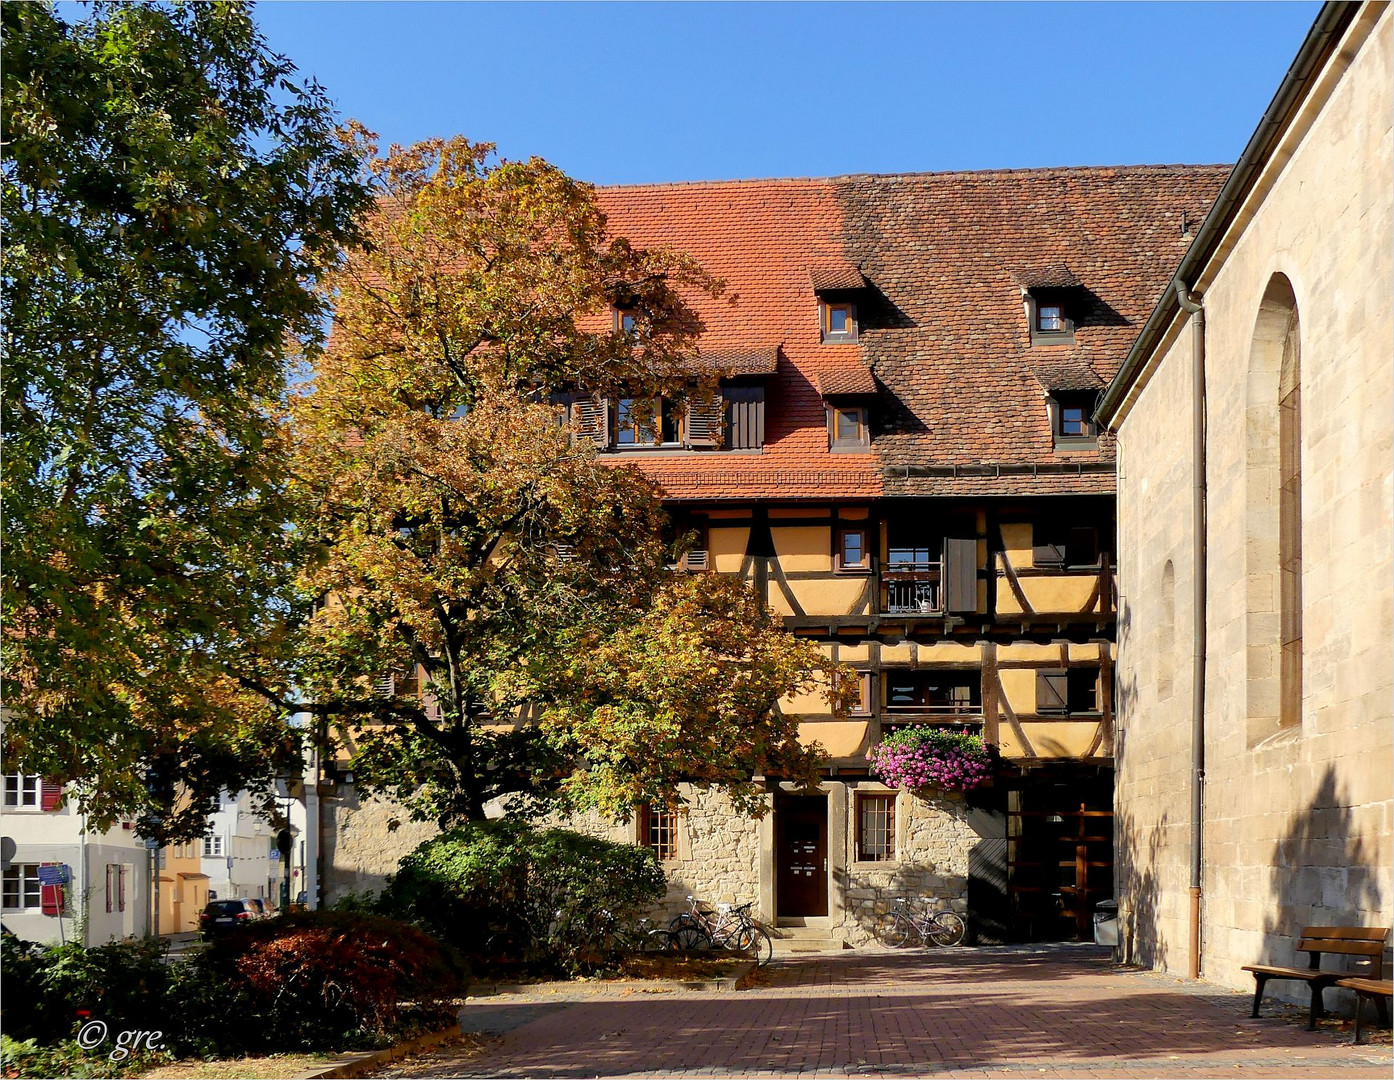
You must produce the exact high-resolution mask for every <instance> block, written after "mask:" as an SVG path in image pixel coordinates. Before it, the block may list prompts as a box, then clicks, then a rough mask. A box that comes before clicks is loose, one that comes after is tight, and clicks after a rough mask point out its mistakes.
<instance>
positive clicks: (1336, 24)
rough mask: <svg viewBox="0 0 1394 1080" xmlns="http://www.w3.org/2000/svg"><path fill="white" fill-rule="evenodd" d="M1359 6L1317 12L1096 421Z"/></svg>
mask: <svg viewBox="0 0 1394 1080" xmlns="http://www.w3.org/2000/svg"><path fill="white" fill-rule="evenodd" d="M1360 7H1361V5H1360V4H1359V3H1352V2H1340V0H1333V2H1328V3H1326V4H1324V5H1322V9H1321V11H1319V12H1318V13H1317V17H1316V21H1315V22H1313V23H1312V28H1311V29H1310V30H1309V31H1307V37H1306V39H1305V40H1304V41H1303V42H1302V47H1301V48H1300V49H1299V50H1298V51H1297V56H1296V57H1295V58H1294V59H1293V62H1292V64H1291V66H1289V67H1288V70H1287V74H1286V75H1285V76H1284V77H1283V81H1282V83H1281V84H1280V85H1279V86H1278V92H1277V93H1276V94H1274V95H1273V100H1272V101H1271V102H1269V104H1268V108H1267V110H1266V111H1265V112H1264V114H1263V118H1262V119H1261V120H1260V121H1259V124H1258V128H1257V129H1256V130H1255V131H1254V133H1253V135H1252V136H1250V138H1249V142H1248V145H1247V146H1245V147H1244V152H1243V153H1242V154H1241V155H1240V156H1239V160H1238V162H1236V163H1235V166H1234V168H1233V169H1231V170H1230V174H1229V179H1227V180H1226V181H1225V185H1224V187H1222V188H1221V189H1220V194H1219V195H1217V196H1216V197H1215V205H1214V206H1212V207H1211V208H1210V213H1209V214H1207V215H1206V218H1205V221H1204V222H1203V223H1202V224H1201V226H1200V229H1199V230H1198V231H1197V233H1196V238H1195V240H1193V241H1192V242H1191V246H1190V247H1189V248H1187V249H1186V254H1185V255H1184V256H1182V258H1181V265H1180V266H1178V267H1177V269H1176V273H1175V274H1173V275H1172V278H1171V281H1170V282H1169V283H1168V284H1167V288H1166V291H1165V292H1164V293H1163V294H1162V298H1161V299H1160V300H1159V301H1158V302H1157V306H1156V307H1155V308H1153V309H1152V314H1151V316H1150V317H1149V318H1148V320H1147V322H1146V323H1145V324H1144V325H1143V328H1142V332H1141V333H1140V334H1138V337H1137V340H1136V341H1135V342H1133V347H1132V348H1131V349H1129V350H1128V355H1127V357H1126V358H1124V360H1123V366H1122V367H1121V368H1120V369H1119V371H1118V374H1117V375H1116V376H1115V377H1114V379H1113V381H1112V382H1111V383H1109V384H1108V386H1107V388H1105V390H1104V393H1103V397H1102V398H1101V399H1100V401H1099V407H1098V408H1097V409H1096V410H1095V412H1094V419H1095V422H1096V423H1098V424H1099V426H1100V427H1111V426H1112V424H1113V420H1114V418H1115V417H1116V416H1117V414H1118V411H1119V409H1120V407H1121V406H1122V404H1123V401H1124V400H1125V399H1126V397H1127V396H1128V393H1129V392H1130V391H1131V390H1132V388H1133V385H1134V383H1135V382H1136V380H1137V377H1138V375H1139V374H1140V373H1141V371H1142V368H1143V366H1144V365H1145V364H1146V363H1147V361H1148V359H1149V358H1150V357H1151V355H1152V353H1153V351H1154V350H1155V349H1156V347H1157V344H1158V343H1159V342H1160V341H1161V339H1162V337H1163V335H1164V334H1165V333H1166V331H1167V329H1168V328H1169V327H1170V326H1171V323H1172V320H1173V319H1175V318H1176V315H1177V313H1178V311H1179V310H1180V306H1179V304H1178V303H1177V300H1176V290H1177V287H1178V286H1180V287H1181V288H1182V289H1189V287H1190V286H1193V285H1195V284H1196V282H1197V280H1198V278H1199V276H1200V272H1201V271H1202V270H1203V269H1204V268H1205V266H1206V264H1207V263H1208V262H1209V261H1210V259H1211V257H1212V256H1213V255H1214V254H1215V252H1216V251H1217V250H1218V249H1219V246H1220V242H1221V241H1222V240H1223V238H1224V235H1225V233H1226V232H1227V231H1228V230H1229V227H1230V225H1231V224H1232V223H1233V221H1234V219H1235V217H1236V216H1237V215H1238V212H1239V208H1240V207H1241V206H1242V205H1243V204H1244V201H1245V199H1247V198H1248V195H1249V193H1250V192H1251V191H1252V190H1253V188H1254V184H1255V182H1256V181H1257V179H1258V176H1259V174H1260V173H1261V172H1262V171H1263V168H1264V166H1265V165H1267V163H1268V158H1269V155H1270V154H1271V153H1272V151H1273V149H1274V147H1275V146H1277V144H1278V142H1279V140H1281V139H1282V137H1283V134H1284V133H1285V132H1286V131H1287V129H1288V125H1289V124H1290V123H1291V121H1292V118H1293V116H1294V114H1295V113H1296V112H1297V110H1298V108H1299V107H1300V106H1301V105H1302V102H1303V101H1304V100H1305V98H1306V97H1307V93H1308V91H1309V90H1310V89H1311V84H1312V80H1313V78H1314V77H1315V76H1316V75H1317V74H1318V73H1319V72H1320V71H1321V69H1322V68H1323V67H1324V66H1325V64H1326V61H1327V60H1328V59H1330V57H1331V54H1332V53H1333V52H1335V49H1336V44H1337V42H1338V41H1339V40H1340V38H1341V35H1342V34H1344V33H1345V31H1346V28H1347V27H1348V26H1350V24H1351V22H1353V21H1354V19H1355V16H1356V13H1357V12H1358V11H1359V10H1360Z"/></svg>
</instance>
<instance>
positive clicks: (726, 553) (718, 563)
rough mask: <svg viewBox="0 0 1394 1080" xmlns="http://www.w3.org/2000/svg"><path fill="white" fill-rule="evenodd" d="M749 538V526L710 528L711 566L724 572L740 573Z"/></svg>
mask: <svg viewBox="0 0 1394 1080" xmlns="http://www.w3.org/2000/svg"><path fill="white" fill-rule="evenodd" d="M749 539H750V530H749V529H748V528H724V529H719V528H710V529H708V530H707V552H708V559H709V565H710V566H711V568H712V569H713V570H716V571H717V572H719V573H722V574H738V573H740V569H741V563H743V562H744V561H745V548H746V543H747V541H749Z"/></svg>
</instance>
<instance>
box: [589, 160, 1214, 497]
mask: <svg viewBox="0 0 1394 1080" xmlns="http://www.w3.org/2000/svg"><path fill="white" fill-rule="evenodd" d="M1226 172H1227V170H1226V168H1225V167H1223V166H1137V167H1122V168H1074V169H1037V170H1021V171H1001V172H978V173H938V174H918V175H899V176H851V177H842V178H837V179H830V180H807V179H804V180H757V181H735V182H727V183H698V184H681V185H657V186H640V187H623V188H602V189H600V191H599V193H598V194H599V198H600V201H601V204H602V206H603V208H604V209H605V211H606V213H607V215H608V217H609V224H610V230H611V232H612V233H614V234H616V235H623V236H627V237H629V238H630V239H631V240H633V241H634V242H635V243H636V244H640V245H645V246H656V245H668V246H671V247H673V248H677V249H680V250H683V251H686V252H687V253H689V254H690V255H692V256H693V257H694V258H696V259H697V261H698V262H700V263H701V264H702V265H703V266H704V267H705V268H706V269H707V270H709V271H710V272H711V273H713V274H715V275H716V276H717V277H720V278H723V279H725V280H726V281H727V283H728V295H727V297H723V298H720V299H712V298H709V297H705V296H702V297H695V298H694V300H693V303H694V306H695V307H696V308H697V310H698V312H699V314H700V315H701V318H702V319H703V321H704V323H705V326H706V332H705V334H704V336H703V339H702V345H701V352H702V354H703V355H704V356H716V355H734V354H736V353H738V352H740V351H741V350H746V351H747V352H749V351H753V350H757V349H763V348H765V347H766V346H765V344H764V343H769V342H776V341H778V342H781V343H782V346H781V348H780V350H779V357H778V364H777V369H776V371H775V373H774V374H773V376H772V377H771V378H770V379H769V381H768V384H767V385H768V390H767V406H766V408H767V413H766V445H765V448H764V451H763V452H762V453H760V454H758V455H752V454H744V453H737V452H732V453H724V452H721V451H713V452H710V453H689V454H679V455H675V456H673V457H671V458H669V457H662V456H660V455H652V456H648V457H645V458H643V459H638V460H635V459H627V460H633V461H634V463H635V464H636V465H637V466H638V467H639V468H641V469H642V470H643V471H644V472H645V473H646V474H648V475H650V476H652V477H653V478H654V479H655V480H657V481H658V482H659V483H661V484H662V485H663V486H664V488H665V490H666V491H667V492H668V494H669V495H670V496H671V497H673V498H675V499H742V498H744V499H755V498H758V499H776V498H789V499H829V498H837V497H848V498H861V497H867V496H875V495H878V494H881V493H883V492H884V493H885V494H892V495H899V494H904V495H939V494H943V495H950V494H965V495H973V496H981V495H990V494H1026V493H1033V492H1081V493H1084V492H1090V493H1099V492H1109V491H1112V489H1113V478H1112V475H1111V474H1110V473H1109V472H1108V471H1107V465H1106V463H1107V462H1110V461H1111V460H1112V456H1113V441H1112V438H1111V436H1107V435H1105V436H1103V437H1101V439H1100V441H1099V446H1098V448H1097V449H1096V450H1087V451H1068V452H1064V451H1056V449H1055V446H1054V439H1053V436H1052V433H1051V430H1050V421H1049V414H1048V412H1047V409H1046V402H1045V398H1044V394H1043V390H1042V387H1043V386H1046V387H1048V388H1050V389H1079V388H1092V387H1095V386H1097V385H1101V384H1102V383H1104V382H1106V381H1107V380H1108V379H1110V378H1112V376H1113V374H1114V373H1115V372H1116V371H1117V369H1118V366H1119V364H1120V362H1121V361H1122V359H1123V357H1124V356H1125V355H1126V353H1127V350H1128V347H1129V346H1130V344H1131V342H1132V340H1133V338H1134V336H1135V335H1136V333H1137V330H1138V328H1139V327H1140V326H1141V324H1142V321H1143V320H1144V319H1146V317H1147V313H1148V312H1149V311H1150V310H1151V307H1152V305H1153V303H1154V302H1155V301H1156V298H1157V296H1158V294H1159V293H1160V292H1161V290H1162V289H1163V287H1164V286H1165V284H1166V281H1167V279H1168V277H1169V275H1170V273H1171V271H1172V270H1173V269H1174V268H1175V266H1176V264H1177V263H1178V262H1179V260H1180V258H1181V256H1182V254H1183V253H1184V251H1185V249H1186V245H1187V243H1188V238H1187V236H1186V235H1185V233H1183V230H1182V223H1183V222H1184V221H1196V220H1199V218H1200V217H1202V216H1203V215H1204V212H1205V211H1206V209H1207V208H1208V207H1209V205H1210V202H1211V201H1212V199H1213V198H1214V196H1215V193H1216V192H1217V191H1218V190H1219V188H1220V185H1221V184H1222V183H1223V181H1224V178H1225V175H1226ZM854 267H860V270H859V271H858V274H859V276H860V275H864V276H865V281H866V289H865V292H864V294H863V297H862V299H861V300H859V302H858V322H859V326H858V342H857V343H856V344H823V343H822V342H821V340H820V335H819V327H818V309H817V297H816V295H815V292H814V282H815V281H822V280H826V279H823V278H818V277H816V276H815V274H814V270H815V268H819V269H820V271H821V270H829V269H835V268H844V269H845V268H854ZM1062 269H1063V270H1067V271H1068V272H1069V273H1070V274H1071V275H1072V276H1073V277H1075V278H1076V279H1077V281H1078V285H1077V286H1075V287H1077V288H1078V289H1079V291H1080V294H1081V300H1080V302H1079V305H1078V313H1077V314H1078V317H1077V318H1076V319H1075V329H1074V343H1073V344H1072V345H1054V346H1048V347H1043V346H1036V347H1033V346H1032V345H1031V341H1030V334H1029V331H1028V327H1027V320H1026V314H1025V311H1024V308H1023V303H1022V298H1021V287H1022V279H1021V276H1022V275H1024V274H1030V273H1036V274H1042V275H1043V274H1046V273H1047V272H1049V273H1050V274H1054V275H1055V276H1054V277H1050V278H1049V280H1051V281H1058V280H1060V279H1059V271H1060V270H1062ZM838 280H846V279H838ZM1032 280H1047V278H1046V277H1040V276H1038V277H1034V278H1032ZM732 294H734V296H735V298H736V299H735V302H731V301H730V299H729V297H730V296H731V295H732ZM858 369H860V370H862V371H866V372H871V371H874V372H875V375H876V380H877V381H878V382H879V383H880V387H879V388H878V393H877V398H876V401H875V403H874V405H873V409H872V429H873V434H874V440H873V446H874V452H873V453H871V454H833V453H830V452H829V449H828V441H827V428H826V416H825V410H824V406H823V401H822V393H823V392H824V389H825V388H826V387H827V386H828V385H830V384H832V385H837V382H836V380H837V379H839V378H841V377H842V376H843V373H846V372H852V371H856V370H858ZM1096 379H1097V380H1098V381H1097V382H1096V381H1095V380H1096ZM1054 380H1064V382H1068V383H1071V384H1073V383H1080V382H1083V383H1086V384H1087V386H1086V387H1080V386H1075V385H1069V386H1066V385H1064V382H1060V381H1054ZM1061 461H1071V462H1074V461H1085V462H1092V463H1094V464H1095V465H1096V466H1097V467H1099V468H1102V469H1103V470H1104V471H1096V472H1088V471H1081V472H1078V473H1051V474H1049V475H1039V474H1036V475H1033V474H1031V473H1030V472H1023V471H1021V469H1020V468H1013V469H1012V470H1009V471H1005V472H1002V473H1001V474H1000V475H987V474H978V475H972V476H956V475H954V474H953V470H952V468H948V469H942V468H931V469H929V470H924V469H921V470H919V471H918V472H917V469H916V468H915V467H916V466H934V467H938V466H949V467H951V466H954V465H964V466H972V465H992V464H1002V465H1011V466H1014V467H1022V466H1028V465H1030V464H1032V463H1052V462H1053V463H1059V462H1061Z"/></svg>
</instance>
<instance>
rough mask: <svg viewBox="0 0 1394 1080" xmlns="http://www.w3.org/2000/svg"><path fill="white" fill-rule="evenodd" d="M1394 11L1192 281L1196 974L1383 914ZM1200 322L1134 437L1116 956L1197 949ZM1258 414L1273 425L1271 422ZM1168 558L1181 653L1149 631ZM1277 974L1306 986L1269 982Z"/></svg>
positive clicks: (1128, 490)
mask: <svg viewBox="0 0 1394 1080" xmlns="http://www.w3.org/2000/svg"><path fill="white" fill-rule="evenodd" d="M1392 65H1394V27H1392V26H1391V12H1390V9H1389V8H1387V7H1381V6H1380V5H1369V6H1365V7H1363V8H1362V10H1361V12H1360V13H1359V15H1358V16H1357V18H1356V20H1355V22H1354V23H1353V24H1352V26H1351V28H1350V29H1349V30H1348V32H1347V38H1346V40H1345V41H1344V42H1343V44H1342V46H1341V48H1340V49H1339V50H1338V52H1337V54H1336V57H1335V58H1334V59H1333V61H1331V63H1330V64H1329V65H1328V69H1327V70H1326V71H1325V72H1323V74H1322V76H1321V78H1319V79H1317V80H1315V89H1314V90H1313V97H1312V99H1311V100H1309V102H1308V104H1307V106H1306V107H1305V111H1304V112H1302V113H1299V117H1298V120H1297V122H1296V123H1295V125H1294V128H1293V130H1292V131H1291V132H1290V134H1289V137H1288V141H1287V143H1286V144H1284V145H1283V146H1282V147H1280V149H1279V151H1278V152H1277V153H1276V154H1275V155H1274V157H1273V159H1272V161H1271V162H1270V163H1269V166H1268V171H1267V173H1266V174H1265V177H1264V179H1263V181H1262V184H1261V187H1260V189H1259V190H1258V191H1257V192H1256V197H1255V198H1254V199H1253V200H1252V202H1251V204H1250V205H1249V206H1248V207H1247V209H1246V211H1245V212H1244V215H1243V216H1242V217H1241V218H1240V220H1239V222H1238V223H1237V227H1236V229H1235V230H1234V232H1233V234H1232V235H1231V237H1230V238H1229V240H1228V241H1227V244H1226V248H1225V253H1224V254H1223V256H1222V257H1221V258H1219V259H1217V260H1214V261H1212V263H1211V265H1210V266H1209V268H1208V269H1206V270H1205V271H1204V273H1203V274H1202V279H1201V280H1200V281H1199V282H1198V283H1197V286H1198V291H1199V292H1200V293H1201V294H1203V296H1204V303H1205V309H1206V363H1207V380H1206V397H1207V417H1208V440H1207V454H1208V461H1207V477H1206V478H1207V485H1208V489H1209V527H1208V537H1209V543H1208V561H1209V566H1208V577H1207V582H1208V594H1209V600H1208V610H1207V618H1206V625H1207V635H1208V648H1207V677H1206V685H1205V697H1206V709H1205V716H1206V736H1205V763H1206V764H1205V771H1206V783H1205V803H1204V829H1205V839H1204V847H1203V862H1204V906H1203V915H1202V937H1203V943H1202V951H1201V960H1202V965H1201V966H1202V974H1203V976H1204V977H1205V978H1207V979H1211V980H1214V981H1217V982H1222V983H1226V984H1229V985H1231V986H1234V987H1236V988H1245V987H1248V986H1251V985H1252V982H1251V980H1250V977H1249V976H1248V975H1247V974H1246V973H1245V972H1243V971H1242V970H1241V969H1242V967H1243V965H1245V964H1251V963H1256V962H1262V963H1274V962H1276V963H1284V964H1290V963H1292V962H1293V961H1294V959H1295V957H1294V954H1293V945H1294V943H1295V940H1294V939H1295V936H1296V934H1297V933H1298V932H1299V931H1300V930H1301V928H1302V926H1304V925H1307V924H1328V925H1330V924H1359V925H1369V926H1389V925H1390V923H1391V919H1394V798H1392V797H1391V796H1392V795H1394V480H1392V479H1391V472H1392V471H1394V470H1392V469H1391V462H1394V364H1391V362H1390V356H1391V352H1392V351H1394V245H1391V243H1390V239H1389V238H1390V236H1391V235H1394V84H1391V81H1390V79H1389V71H1390V70H1391V66H1392ZM1278 275H1281V276H1282V277H1283V278H1286V280H1287V282H1289V283H1290V285H1291V295H1292V296H1293V297H1294V298H1295V304H1296V310H1297V317H1298V325H1299V333H1300V356H1301V373H1302V376H1301V391H1302V457H1301V465H1302V507H1301V509H1302V575H1303V577H1302V587H1303V605H1302V616H1303V669H1302V698H1301V703H1300V717H1298V718H1297V722H1295V723H1292V724H1288V725H1287V726H1275V725H1273V724H1271V723H1270V720H1271V716H1272V714H1273V712H1274V708H1275V706H1274V702H1273V701H1272V700H1271V699H1272V698H1273V692H1272V688H1271V685H1270V684H1273V683H1275V682H1276V680H1275V679H1274V678H1273V671H1272V668H1273V664H1272V662H1271V654H1273V653H1274V652H1275V650H1274V648H1273V644H1272V639H1273V637H1274V636H1275V635H1276V626H1277V623H1276V618H1277V616H1276V614H1274V613H1275V612H1276V611H1277V604H1278V597H1277V595H1276V584H1275V583H1276V581H1277V573H1276V567H1275V566H1274V565H1273V563H1274V562H1275V561H1276V541H1275V540H1274V539H1273V537H1272V536H1271V535H1269V534H1270V533H1271V532H1272V526H1271V521H1272V520H1273V518H1274V514H1275V511H1274V509H1273V507H1274V505H1275V499H1276V495H1275V493H1274V492H1273V491H1272V490H1269V489H1270V488H1271V487H1272V484H1273V476H1272V475H1271V473H1272V471H1273V470H1269V471H1268V472H1265V471H1264V469H1262V468H1256V467H1255V465H1254V462H1255V461H1256V460H1262V459H1263V456H1264V455H1265V454H1267V455H1268V456H1270V457H1271V456H1272V455H1273V454H1274V453H1275V452H1276V451H1275V449H1274V447H1273V446H1271V445H1268V443H1269V442H1271V431H1264V430H1257V431H1256V425H1255V410H1258V411H1263V410H1267V409H1269V408H1271V409H1272V410H1273V411H1274V412H1275V413H1276V408H1277V402H1276V391H1275V386H1276V376H1275V374H1274V373H1273V372H1272V371H1267V372H1263V371H1259V370H1258V368H1257V363H1258V361H1257V360H1256V357H1258V355H1259V351H1260V350H1259V348H1258V345H1259V344H1260V342H1259V338H1260V336H1261V335H1260V334H1259V333H1258V331H1257V330H1256V327H1258V326H1259V324H1260V314H1261V313H1260V303H1261V302H1262V301H1263V299H1264V297H1265V294H1266V293H1269V291H1270V288H1271V286H1272V284H1273V283H1274V282H1275V280H1279V279H1278ZM1190 367H1191V342H1190V331H1189V327H1188V326H1185V325H1178V327H1177V328H1176V333H1175V334H1174V335H1173V336H1172V338H1171V340H1170V341H1167V342H1164V343H1163V348H1162V349H1161V350H1160V351H1159V358H1158V360H1157V362H1156V366H1155V368H1154V369H1153V371H1152V373H1151V374H1150V375H1149V376H1148V377H1147V381H1146V385H1145V388H1144V389H1143V390H1142V391H1141V393H1140V394H1139V396H1138V398H1137V401H1136V403H1135V404H1134V406H1133V407H1132V409H1131V411H1130V412H1129V413H1128V414H1127V415H1126V417H1125V418H1124V420H1123V423H1122V427H1121V431H1120V438H1119V452H1120V474H1119V528H1120V543H1119V547H1120V551H1121V552H1122V553H1123V555H1122V559H1121V562H1120V567H1119V585H1120V591H1121V594H1122V607H1121V614H1120V619H1119V625H1120V628H1121V640H1120V646H1119V655H1120V667H1119V705H1120V715H1119V729H1120V735H1119V747H1118V751H1117V804H1116V810H1117V813H1118V818H1117V822H1118V841H1119V843H1118V882H1117V884H1118V889H1119V899H1120V915H1121V924H1122V926H1121V929H1122V933H1123V941H1124V944H1123V951H1124V955H1125V958H1126V959H1130V960H1136V961H1139V962H1142V963H1147V964H1152V965H1155V966H1157V967H1161V968H1164V969H1169V970H1172V971H1182V972H1184V971H1185V970H1186V966H1187V959H1188V951H1189V950H1188V941H1187V934H1186V929H1187V904H1188V897H1187V886H1188V884H1189V863H1188V858H1189V828H1190V713H1191V700H1192V699H1191V680H1190V661H1191V649H1190V645H1191V628H1192V626H1193V625H1194V619H1195V612H1194V608H1193V606H1192V604H1191V584H1192V581H1193V567H1192V564H1191V556H1190V550H1191V547H1190V543H1191V542H1190V529H1191V514H1190V483H1191V467H1192V461H1191V456H1190V440H1189V429H1188V424H1189V415H1190V408H1191V406H1190V401H1191V386H1190ZM1273 426H1274V425H1273V424H1270V425H1269V427H1273ZM1168 561H1170V562H1172V565H1173V570H1174V597H1173V599H1172V604H1171V606H1172V609H1173V610H1172V611H1171V612H1170V615H1171V616H1172V619H1171V625H1172V626H1173V627H1174V644H1173V650H1174V655H1173V657H1172V661H1173V662H1172V664H1171V668H1172V670H1173V672H1174V678H1173V679H1172V685H1171V689H1170V690H1169V691H1167V692H1164V688H1163V686H1162V680H1161V679H1159V677H1158V673H1159V671H1160V670H1161V669H1162V667H1163V665H1162V664H1161V663H1160V662H1159V659H1158V656H1157V655H1156V653H1157V649H1158V648H1159V647H1160V643H1161V631H1160V628H1161V627H1162V626H1163V625H1164V624H1165V623H1166V620H1167V615H1168V612H1166V611H1164V610H1163V607H1164V606H1165V600H1164V589H1163V582H1164V580H1165V565H1166V563H1167V562H1168ZM1273 991H1274V992H1276V993H1278V994H1285V993H1294V992H1295V993H1296V995H1297V996H1298V997H1300V996H1301V988H1300V987H1298V988H1296V989H1295V991H1294V988H1292V987H1288V986H1284V985H1282V984H1277V983H1275V984H1273Z"/></svg>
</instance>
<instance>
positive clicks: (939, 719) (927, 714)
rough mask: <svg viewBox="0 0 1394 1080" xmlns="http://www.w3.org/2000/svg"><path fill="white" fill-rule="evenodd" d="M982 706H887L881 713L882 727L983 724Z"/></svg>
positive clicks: (958, 703)
mask: <svg viewBox="0 0 1394 1080" xmlns="http://www.w3.org/2000/svg"><path fill="white" fill-rule="evenodd" d="M982 722H983V707H982V705H974V704H971V703H969V702H951V703H949V704H936V705H887V706H886V708H885V711H884V712H882V713H881V726H882V727H895V726H897V725H900V724H935V725H941V724H942V725H943V726H945V727H959V726H963V725H971V724H981V723H982Z"/></svg>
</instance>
